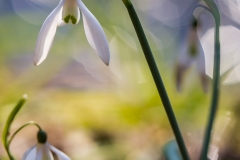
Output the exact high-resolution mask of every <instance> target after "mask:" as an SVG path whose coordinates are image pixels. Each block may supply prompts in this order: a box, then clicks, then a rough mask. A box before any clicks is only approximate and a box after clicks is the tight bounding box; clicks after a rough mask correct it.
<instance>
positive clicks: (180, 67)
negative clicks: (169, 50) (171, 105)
mask: <svg viewBox="0 0 240 160" xmlns="http://www.w3.org/2000/svg"><path fill="white" fill-rule="evenodd" d="M198 27H199V24H198V23H197V20H196V19H195V18H193V21H192V23H191V24H189V25H187V26H184V31H183V32H182V36H181V39H180V44H179V55H178V62H177V70H176V83H177V89H178V90H179V91H180V90H181V85H182V78H183V74H184V72H185V71H186V69H188V68H189V67H190V65H192V63H193V62H196V65H197V72H198V74H199V77H200V80H201V83H202V87H203V90H204V91H205V92H206V91H207V84H208V78H207V75H206V73H205V58H204V52H203V49H202V45H201V43H200V40H199V38H198V34H197V28H198Z"/></svg>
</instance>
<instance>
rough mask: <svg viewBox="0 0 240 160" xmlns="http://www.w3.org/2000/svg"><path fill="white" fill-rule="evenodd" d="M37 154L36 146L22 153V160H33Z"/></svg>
mask: <svg viewBox="0 0 240 160" xmlns="http://www.w3.org/2000/svg"><path fill="white" fill-rule="evenodd" d="M36 154H37V146H33V147H32V148H30V149H28V150H27V152H25V153H24V155H23V157H22V160H34V159H35V158H36Z"/></svg>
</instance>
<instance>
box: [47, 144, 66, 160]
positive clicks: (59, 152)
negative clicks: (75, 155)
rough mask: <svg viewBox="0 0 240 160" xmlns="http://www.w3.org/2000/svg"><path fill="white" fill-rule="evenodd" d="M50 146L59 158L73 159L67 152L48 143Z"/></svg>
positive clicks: (64, 159) (61, 159)
mask: <svg viewBox="0 0 240 160" xmlns="http://www.w3.org/2000/svg"><path fill="white" fill-rule="evenodd" d="M48 147H49V148H50V149H51V151H52V152H54V153H55V154H56V155H57V157H58V160H71V159H70V158H69V157H68V156H67V155H66V154H65V153H63V152H61V151H60V150H58V149H57V148H55V147H53V146H52V145H51V144H49V143H48Z"/></svg>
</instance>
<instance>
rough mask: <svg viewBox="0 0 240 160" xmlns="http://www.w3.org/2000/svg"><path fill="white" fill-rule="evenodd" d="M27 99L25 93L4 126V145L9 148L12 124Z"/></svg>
mask: <svg viewBox="0 0 240 160" xmlns="http://www.w3.org/2000/svg"><path fill="white" fill-rule="evenodd" d="M26 100H27V95H26V94H24V95H23V96H22V98H21V99H20V100H19V101H18V103H17V105H16V106H15V107H14V109H13V110H12V112H11V114H10V115H9V116H8V119H7V122H6V124H5V126H4V129H3V133H2V142H3V145H4V147H5V149H8V142H7V140H8V134H9V129H10V126H11V124H12V122H13V120H14V118H15V116H16V115H17V113H18V112H19V110H20V109H21V108H22V106H23V104H24V103H25V102H26Z"/></svg>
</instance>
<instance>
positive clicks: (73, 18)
mask: <svg viewBox="0 0 240 160" xmlns="http://www.w3.org/2000/svg"><path fill="white" fill-rule="evenodd" d="M71 20H72V24H76V23H77V18H75V17H74V16H71Z"/></svg>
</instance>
